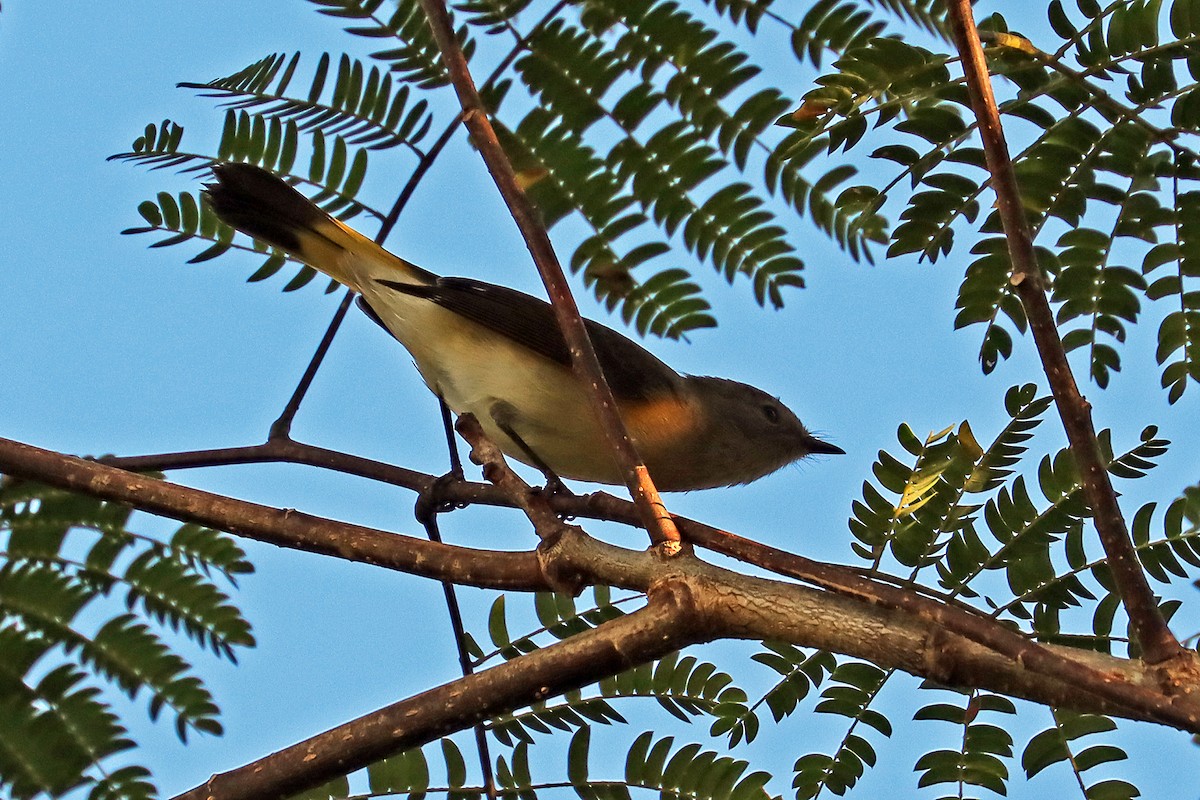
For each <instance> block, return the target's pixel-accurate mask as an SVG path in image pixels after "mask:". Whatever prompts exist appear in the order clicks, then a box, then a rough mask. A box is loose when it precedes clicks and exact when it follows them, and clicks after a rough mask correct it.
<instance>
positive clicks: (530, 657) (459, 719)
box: [175, 583, 710, 800]
mask: <svg viewBox="0 0 1200 800" xmlns="http://www.w3.org/2000/svg"><path fill="white" fill-rule="evenodd" d="M708 638H710V635H709V634H708V633H707V630H706V626H705V625H704V619H703V615H702V614H701V613H700V612H699V609H698V607H697V606H696V605H695V604H694V603H693V602H692V598H691V596H690V594H689V592H688V591H687V587H686V586H685V585H682V584H678V585H677V584H674V583H664V584H663V585H661V586H658V587H656V588H655V589H654V590H652V591H651V592H650V595H649V602H648V603H647V605H646V607H645V608H643V609H640V610H638V611H635V612H633V613H632V614H629V615H628V616H625V617H620V618H618V619H614V620H611V621H609V622H607V623H605V624H603V625H601V626H600V627H598V628H595V629H593V630H590V631H585V632H584V633H581V634H579V635H578V636H572V637H571V638H570V639H567V640H565V641H562V642H558V643H555V644H552V645H550V646H549V647H546V648H544V649H542V650H536V651H534V652H532V653H529V654H527V655H523V656H520V657H518V658H515V659H513V660H512V661H508V662H506V663H504V664H500V665H498V666H496V667H493V668H491V669H489V670H486V671H485V672H478V673H475V674H473V675H468V676H465V677H463V678H459V679H458V680H455V681H451V682H450V683H446V684H443V685H442V686H439V687H437V688H436V689H430V690H429V691H427V692H422V693H421V694H418V695H416V696H414V697H410V698H408V699H406V700H401V701H400V702H398V703H395V704H393V705H390V706H387V707H386V708H382V709H380V710H378V711H375V712H372V713H371V714H367V715H366V716H363V717H360V718H359V719H356V720H354V721H353V722H348V723H346V724H345V725H340V726H338V727H337V728H334V729H332V730H329V731H326V732H325V733H322V734H319V735H318V736H314V737H313V738H311V739H308V740H306V741H303V742H300V743H299V744H295V745H292V746H291V747H288V748H286V749H284V750H280V751H279V752H277V753H274V754H272V755H270V756H267V757H266V758H263V759H260V760H258V761H255V762H254V763H251V764H247V765H246V766H244V767H240V768H238V769H235V770H231V771H229V772H225V773H222V774H220V775H214V776H213V777H211V778H209V780H208V781H207V782H205V783H204V784H203V785H202V786H197V787H196V788H194V789H192V790H190V791H187V792H184V793H183V794H181V795H179V796H178V797H176V798H175V800H242V799H243V798H244V799H245V800H272V799H273V798H279V799H280V800H282V798H287V797H290V796H292V795H294V794H296V793H298V792H301V791H304V790H305V789H309V788H312V787H314V786H320V785H321V784H322V783H325V782H327V781H329V780H331V779H333V778H336V777H339V776H342V775H346V774H348V773H350V772H353V771H355V770H357V769H361V768H363V767H365V766H367V765H368V764H371V763H374V762H375V761H378V760H380V759H382V758H385V757H387V756H389V755H392V754H394V753H399V752H402V751H403V750H406V749H408V748H411V747H417V746H420V745H422V744H425V743H426V742H430V741H433V740H434V739H437V738H439V737H441V736H447V735H449V734H451V733H454V732H456V731H460V730H463V729H465V728H468V727H470V726H472V725H474V724H476V723H478V722H480V721H482V720H485V719H488V718H490V717H492V716H495V715H497V714H500V713H502V712H504V711H508V710H510V709H513V708H520V707H521V706H526V705H530V704H532V703H535V702H537V701H539V700H542V699H544V698H546V697H551V696H553V695H558V694H562V693H563V692H567V691H570V690H571V689H577V688H580V687H582V686H586V685H587V684H589V683H593V682H595V681H597V680H599V679H600V678H603V677H605V676H607V675H614V674H616V673H618V672H621V671H623V670H625V669H628V668H630V667H634V666H637V665H638V664H643V663H646V662H648V661H653V660H654V659H656V658H661V657H662V656H664V655H666V654H667V653H670V652H672V651H673V650H677V649H679V648H680V647H683V646H685V645H688V644H691V643H694V642H699V641H704V640H706V639H708Z"/></svg>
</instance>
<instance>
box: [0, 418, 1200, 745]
mask: <svg viewBox="0 0 1200 800" xmlns="http://www.w3.org/2000/svg"><path fill="white" fill-rule="evenodd" d="M0 473H4V474H9V475H14V476H18V477H25V478H28V479H32V480H39V481H42V482H46V483H50V484H52V485H55V486H60V487H62V488H65V489H70V490H73V491H80V492H84V493H86V494H89V495H92V496H97V497H102V498H105V499H109V500H114V501H118V502H125V503H129V504H131V505H135V506H136V507H138V508H142V509H144V510H147V511H151V512H154V513H158V514H163V515H165V516H170V517H173V518H176V519H185V520H191V521H196V522H199V523H201V524H207V525H213V526H216V527H222V528H224V529H226V530H230V531H234V532H239V533H244V534H245V535H248V536H251V537H253V538H256V539H260V540H262V541H267V542H271V543H274V544H279V545H282V546H287V547H295V548H299V549H305V550H311V551H314V552H318V553H326V554H330V555H336V556H339V557H343V558H349V559H354V560H361V561H367V562H369V563H374V564H379V565H381V566H388V567H391V568H393V569H400V570H404V571H406V572H412V573H413V574H417V575H424V576H428V577H432V578H437V579H439V580H446V579H449V580H453V581H455V582H458V583H464V584H470V585H479V586H494V587H497V588H510V589H516V590H526V591H528V590H536V589H545V588H549V584H550V581H548V580H547V579H546V578H545V577H543V570H544V572H545V573H550V574H557V575H573V576H578V578H579V579H580V580H586V581H587V582H599V583H607V584H610V585H614V586H619V587H622V588H627V589H637V590H646V589H648V588H650V587H651V586H653V585H654V583H655V582H656V581H659V580H663V579H664V578H666V577H669V576H681V577H682V576H685V575H686V576H687V577H689V578H695V579H697V580H701V581H704V582H705V587H706V589H710V590H711V595H710V593H709V592H708V591H706V592H704V593H703V594H704V598H705V602H721V598H725V599H726V600H728V599H729V598H731V597H734V596H741V597H742V599H741V600H739V601H738V603H739V605H740V606H742V607H743V608H744V610H745V615H743V616H741V617H738V616H736V615H731V616H729V617H728V619H727V620H726V622H725V634H724V635H731V636H754V637H767V636H771V637H774V638H786V639H789V640H791V641H794V642H795V643H796V644H800V645H806V646H820V647H829V648H830V649H833V650H837V651H839V652H845V653H850V654H853V655H859V656H861V657H863V658H867V659H869V660H872V661H874V662H875V663H878V664H880V665H882V666H895V667H898V668H900V669H905V670H909V671H912V672H914V673H915V674H918V675H924V676H929V677H934V678H935V679H937V680H940V681H943V682H958V681H962V682H964V683H971V682H972V681H977V683H976V684H974V685H978V686H980V687H983V688H989V689H993V690H995V691H1003V692H1010V693H1013V694H1017V695H1018V696H1022V697H1026V698H1028V699H1031V700H1034V701H1036V702H1046V703H1053V704H1055V705H1069V706H1072V707H1078V708H1081V709H1084V710H1087V709H1092V710H1096V709H1098V708H1099V709H1102V710H1105V711H1106V712H1107V711H1112V713H1120V714H1122V715H1126V716H1130V717H1133V718H1137V719H1149V720H1154V721H1158V722H1163V723H1165V724H1169V725H1173V726H1175V727H1179V728H1182V729H1185V730H1190V731H1197V730H1200V706H1198V705H1197V699H1196V697H1195V696H1194V695H1195V690H1196V689H1197V688H1198V687H1200V677H1198V675H1197V671H1196V670H1195V669H1194V667H1195V665H1194V664H1187V663H1182V661H1175V662H1171V665H1170V666H1169V668H1166V669H1163V670H1162V671H1161V675H1160V672H1159V671H1156V670H1147V669H1145V668H1143V666H1142V665H1141V663H1140V662H1136V661H1133V662H1131V661H1127V660H1122V659H1114V658H1109V657H1103V658H1101V657H1097V656H1091V655H1082V654H1081V655H1076V654H1074V653H1072V652H1071V651H1068V650H1066V649H1063V648H1048V647H1042V646H1039V645H1037V644H1035V643H1033V642H1030V641H1028V640H1026V639H1025V638H1023V637H1022V636H1021V635H1019V634H1018V633H1016V632H1015V631H1012V630H1010V629H1008V628H1007V627H1006V626H1004V625H1002V624H1000V623H998V622H996V621H994V620H988V619H985V618H982V617H981V616H979V615H977V614H975V613H973V612H971V611H967V610H964V609H962V608H958V607H953V606H942V605H940V604H938V603H936V602H934V601H932V600H930V599H929V598H925V597H920V596H918V595H915V594H913V593H910V592H905V591H903V590H901V589H899V588H898V587H894V586H889V585H886V584H878V583H875V582H873V581H871V580H869V579H867V578H866V577H864V576H861V575H858V574H856V573H854V572H853V571H851V570H847V569H845V568H843V567H836V566H834V565H829V564H820V563H818V562H812V561H809V560H808V559H804V558H801V557H800V556H794V555H791V554H789V553H784V552H782V551H779V550H775V549H774V548H770V547H767V546H766V545H761V544H758V543H756V542H751V541H749V540H747V539H743V538H741V537H738V536H734V535H733V534H729V533H726V532H723V531H717V530H715V529H713V528H709V527H707V526H703V525H700V524H699V523H687V524H686V525H685V527H684V530H685V532H686V533H687V534H688V536H689V538H690V539H692V540H694V541H697V542H712V544H714V545H717V549H720V550H721V551H722V552H728V553H731V554H735V555H737V556H740V557H742V558H745V559H747V560H750V561H752V562H754V563H763V564H765V565H766V566H767V567H768V568H773V569H775V570H777V571H778V572H780V573H782V574H794V575H796V576H798V577H801V578H802V579H804V580H806V581H808V582H810V583H814V584H816V585H818V586H823V587H827V588H829V589H831V590H833V591H834V592H836V593H837V594H838V595H840V596H831V595H830V594H829V593H826V592H820V591H815V590H812V589H808V588H805V587H801V586H791V585H788V584H780V583H778V582H776V581H768V580H765V579H761V578H749V577H747V576H742V575H739V574H737V573H734V572H730V571H728V570H720V569H718V568H716V567H713V566H711V565H707V564H704V563H703V562H700V561H698V560H697V559H694V558H692V557H689V556H687V555H686V554H685V555H684V556H681V557H679V558H675V559H670V560H668V561H663V560H662V559H661V558H659V557H657V556H656V555H655V554H654V552H647V553H637V552H633V551H630V550H625V549H623V548H618V547H615V546H612V545H607V544H604V543H603V542H598V541H595V540H592V539H590V538H589V537H586V535H584V534H582V533H581V532H580V531H579V530H578V529H577V528H574V527H572V526H565V527H564V529H563V531H562V532H561V534H560V535H559V536H558V537H557V538H556V540H555V541H554V542H550V543H547V544H548V545H549V547H548V550H547V548H546V547H545V546H544V548H543V550H547V551H546V552H540V553H539V554H537V556H536V557H535V555H534V554H531V553H498V552H491V551H479V550H470V549H467V548H462V547H447V546H440V547H439V546H436V545H433V544H432V543H429V542H424V541H421V540H415V539H411V538H409V537H405V536H399V535H396V534H387V533H383V532H382V531H374V530H371V529H368V528H360V527H358V526H355V525H347V524H344V523H336V522H331V521H328V520H320V519H316V518H312V517H309V516H307V515H304V514H299V513H297V512H294V511H280V510H276V509H270V508H264V507H262V506H257V505H254V504H252V503H245V502H243V501H237V500H230V499H229V498H224V497H220V496H217V495H210V494H208V493H206V492H200V491H198V490H195V489H187V488H185V487H181V486H176V485H173V484H169V483H166V482H163V481H158V480H153V479H150V478H146V477H144V476H140V475H134V474H131V473H127V472H124V471H122V470H117V469H114V468H111V467H105V466H102V465H98V464H95V463H93V462H88V461H83V460H81V459H76V458H72V457H70V456H64V455H61V454H58V453H52V452H49V451H45V450H40V449H38V448H33V447H29V446H27V445H21V444H19V443H16V442H11V441H8V440H4V439H0ZM579 500H581V501H583V502H584V503H585V504H591V505H598V506H599V507H603V506H605V505H610V504H611V506H612V507H613V508H616V509H623V511H624V514H625V515H626V516H629V517H634V516H635V515H634V512H633V510H632V508H631V504H629V503H628V502H627V501H619V500H617V499H616V498H613V497H611V496H592V497H588V498H579ZM593 513H595V511H594V509H593ZM607 516H610V518H614V517H615V518H619V516H618V515H616V514H613V515H607ZM581 541H586V542H587V543H588V544H587V546H586V547H583V546H581V545H580V544H579V542H581ZM539 561H541V562H544V563H545V565H546V566H544V567H543V566H539V563H538V562H539ZM830 615H832V616H830ZM714 619H715V617H714ZM764 626H765V627H764ZM771 631H774V633H772V632H771ZM712 635H713V636H716V635H718V634H717V633H716V629H715V628H714V629H713V632H712ZM793 637H794V638H793ZM917 641H923V642H926V646H924V649H923V650H922V653H919V654H914V653H912V652H910V651H909V650H906V647H908V645H905V644H904V643H905V642H909V643H912V642H917ZM963 659H966V661H964V660H963ZM1166 666H1167V665H1164V667H1166ZM1189 669H1191V671H1189ZM1125 676H1129V677H1128V679H1126V677H1125ZM1145 687H1154V688H1145ZM1158 687H1164V688H1165V690H1166V691H1169V692H1170V693H1171V694H1170V696H1167V695H1164V694H1163V693H1161V692H1159V691H1157V688H1158Z"/></svg>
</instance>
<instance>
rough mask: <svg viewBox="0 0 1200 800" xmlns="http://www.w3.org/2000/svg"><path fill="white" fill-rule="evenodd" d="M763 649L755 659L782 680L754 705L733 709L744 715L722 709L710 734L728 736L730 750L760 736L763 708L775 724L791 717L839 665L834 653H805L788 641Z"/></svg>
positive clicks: (764, 644)
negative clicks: (760, 712)
mask: <svg viewBox="0 0 1200 800" xmlns="http://www.w3.org/2000/svg"><path fill="white" fill-rule="evenodd" d="M763 646H764V647H765V648H766V649H765V650H763V651H761V652H758V653H755V654H754V655H753V656H752V658H753V659H754V660H755V661H757V662H758V663H760V664H764V665H766V666H767V667H770V668H771V669H772V670H774V671H775V672H776V673H778V674H779V676H780V678H779V680H778V681H777V682H776V683H775V685H774V686H772V687H771V688H770V689H768V690H767V691H766V692H764V693H763V694H762V696H761V697H760V698H759V699H758V700H756V701H755V702H754V703H751V704H749V705H744V706H742V707H741V708H736V709H730V711H735V712H740V713H728V712H726V713H720V709H718V712H717V719H716V720H714V721H713V724H712V728H711V730H710V731H709V733H711V734H712V735H713V736H719V735H721V734H728V736H729V746H730V747H736V746H737V745H738V744H740V743H741V742H742V741H746V742H752V741H754V739H755V738H756V737H757V736H758V729H759V719H758V713H757V711H758V709H759V707H761V706H763V705H766V706H767V708H768V709H770V711H771V716H772V718H773V719H774V720H775V722H779V721H781V720H783V719H784V718H785V717H788V716H791V714H792V713H793V712H795V711H796V709H797V707H798V706H799V703H800V701H801V700H803V699H804V698H805V697H806V696H807V695H808V693H809V691H811V690H812V689H814V688H816V687H818V686H820V685H821V684H822V683H823V682H824V680H825V678H826V676H827V675H828V674H829V673H830V672H832V671H833V670H834V668H835V667H836V666H837V660H836V658H835V657H834V656H833V654H832V653H827V652H825V651H823V650H818V651H816V652H814V653H805V652H804V651H803V650H801V649H800V648H798V647H795V646H794V645H791V644H788V643H787V642H764V643H763Z"/></svg>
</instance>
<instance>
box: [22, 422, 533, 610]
mask: <svg viewBox="0 0 1200 800" xmlns="http://www.w3.org/2000/svg"><path fill="white" fill-rule="evenodd" d="M0 473H3V474H5V475H11V476H14V477H17V478H25V479H27V480H34V481H39V482H41V483H47V484H50V485H51V486H57V487H59V488H61V489H67V490H69V491H73V492H81V493H83V494H87V495H89V496H91V497H99V498H100V499H102V500H110V501H113V502H117V503H126V504H128V505H131V506H134V507H135V508H138V509H141V510H143V511H149V512H151V513H153V514H159V515H161V516H164V517H169V518H171V519H177V520H181V521H184V522H194V523H196V524H199V525H206V526H209V527H212V528H218V529H220V530H223V531H228V532H229V533H234V534H237V535H239V536H245V537H247V538H250V539H255V540H257V541H260V542H266V543H267V544H274V545H278V546H280V547H288V548H292V549H295V550H304V551H306V552H310V553H318V554H321V555H327V556H334V557H336V558H344V559H347V560H350V561H363V562H366V563H368V564H375V565H376V566H381V567H388V568H389V569H398V570H403V571H404V572H409V573H412V574H414V575H421V576H424V577H427V578H436V579H438V580H452V581H454V582H455V583H460V584H465V585H469V586H482V587H489V588H494V589H512V590H517V591H538V590H544V589H548V588H549V586H548V584H547V583H546V580H545V578H544V577H543V576H542V574H541V569H540V567H539V565H538V557H537V554H535V553H530V552H523V553H511V552H504V551H499V550H478V549H474V548H468V547H456V546H451V545H445V544H437V543H435V542H427V541H424V540H422V539H416V538H414V537H411V536H404V535H402V534H398V533H387V532H385V531H380V530H375V529H373V528H366V527H363V526H361V525H353V524H350V523H347V522H334V521H333V520H327V519H322V518H320V517H314V516H310V515H309V514H304V513H301V512H299V511H294V510H292V509H277V508H270V507H268V506H262V505H258V504H257V503H249V502H246V501H245V500H235V499H233V498H230V497H224V496H222V495H218V494H212V493H210V492H204V491H201V490H199V489H192V488H190V487H188V486H180V485H178V484H174V483H169V482H167V481H163V480H158V479H156V478H151V477H148V476H145V475H138V474H136V473H133V472H126V471H125V470H122V469H117V468H116V467H109V466H105V465H103V464H97V463H95V462H92V461H85V460H83V459H80V458H74V457H72V456H66V455H62V454H61V453H55V452H52V451H49V450H43V449H41V448H39V447H33V446H31V445H27V444H22V443H20V442H14V441H12V440H11V439H2V438H0Z"/></svg>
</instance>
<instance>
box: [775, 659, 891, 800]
mask: <svg viewBox="0 0 1200 800" xmlns="http://www.w3.org/2000/svg"><path fill="white" fill-rule="evenodd" d="M888 674H889V673H887V672H885V671H884V670H882V669H880V668H879V667H876V666H875V665H873V664H867V663H865V662H861V661H848V662H846V663H843V664H839V665H838V666H837V667H836V668H835V669H834V670H833V672H832V673H831V674H830V676H829V685H828V686H827V687H826V688H825V690H824V691H823V692H821V701H820V702H819V703H817V706H816V709H815V710H816V712H817V713H819V714H836V715H837V716H840V717H845V718H846V719H848V720H850V725H849V727H848V728H847V730H846V734H845V736H843V737H842V740H841V742H839V743H838V745H837V747H836V749H835V750H834V752H833V753H832V754H826V753H809V754H807V755H803V756H801V757H800V758H798V759H796V763H795V765H794V766H793V770H794V772H795V776H794V778H793V780H792V788H793V789H795V790H796V797H797V800H808V798H812V797H816V796H817V795H818V794H820V793H821V792H822V791H824V790H825V789H828V790H829V791H831V792H833V793H834V794H839V795H840V794H845V793H846V792H847V791H848V790H849V789H851V788H852V787H853V786H854V785H855V784H856V783H857V782H858V779H859V778H861V777H862V775H863V772H864V771H865V770H866V768H867V767H873V766H875V762H876V758H877V757H876V754H875V748H874V747H873V746H872V745H871V742H870V740H868V739H867V738H866V736H865V735H864V734H865V733H866V731H867V729H873V730H874V731H875V732H876V733H880V734H883V735H884V736H891V735H892V723H891V722H889V721H888V718H887V717H886V716H884V715H883V714H881V713H880V712H879V711H876V710H875V709H873V708H872V707H871V705H872V703H873V702H874V701H875V698H876V697H877V695H878V693H879V690H880V689H882V688H883V685H884V682H885V681H886V680H887V678H888ZM860 725H861V726H863V730H862V731H861V732H860V730H859V726H860Z"/></svg>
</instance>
